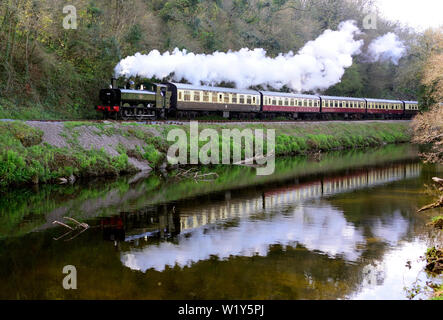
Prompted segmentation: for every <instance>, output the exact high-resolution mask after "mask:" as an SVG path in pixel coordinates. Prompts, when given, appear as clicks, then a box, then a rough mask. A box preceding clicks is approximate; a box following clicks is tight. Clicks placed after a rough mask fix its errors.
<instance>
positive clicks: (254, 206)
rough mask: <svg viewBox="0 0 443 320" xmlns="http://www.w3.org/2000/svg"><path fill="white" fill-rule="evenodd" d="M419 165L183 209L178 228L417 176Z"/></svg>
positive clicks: (327, 180)
mask: <svg viewBox="0 0 443 320" xmlns="http://www.w3.org/2000/svg"><path fill="white" fill-rule="evenodd" d="M420 172H421V166H420V164H419V163H412V164H402V165H397V166H393V167H390V168H383V169H373V170H361V171H359V172H356V173H354V174H350V175H346V176H340V177H335V178H334V177H330V178H324V179H320V180H316V181H311V182H307V183H303V184H297V185H294V186H290V187H284V188H277V189H272V190H269V191H266V192H264V193H263V195H262V197H256V198H252V199H249V200H245V199H238V200H236V199H232V200H230V201H225V202H222V203H214V204H212V205H211V204H205V205H204V207H203V208H201V209H199V208H198V207H192V208H185V209H181V210H180V229H181V231H185V230H188V229H193V228H197V227H200V226H203V225H206V224H211V223H214V222H216V221H217V220H224V219H232V218H236V217H242V216H249V215H251V214H254V213H256V212H258V211H260V210H261V209H262V208H266V209H268V210H271V209H274V208H279V207H281V206H284V205H290V204H297V203H301V202H303V201H307V200H312V199H318V198H321V197H323V196H331V195H334V194H339V193H345V192H351V191H354V190H358V189H364V188H370V187H375V186H377V185H381V184H385V183H389V182H393V181H398V180H402V179H407V178H411V177H417V176H419V174H420Z"/></svg>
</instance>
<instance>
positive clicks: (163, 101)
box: [155, 84, 171, 109]
mask: <svg viewBox="0 0 443 320" xmlns="http://www.w3.org/2000/svg"><path fill="white" fill-rule="evenodd" d="M155 96H156V99H155V100H156V101H155V104H156V108H162V109H169V106H170V102H171V92H170V91H168V87H167V86H166V85H163V84H158V85H157V90H156V95H155Z"/></svg>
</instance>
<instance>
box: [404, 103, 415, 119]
mask: <svg viewBox="0 0 443 320" xmlns="http://www.w3.org/2000/svg"><path fill="white" fill-rule="evenodd" d="M403 103H404V112H405V116H406V117H407V118H412V117H413V116H414V115H416V114H417V113H418V102H417V101H403Z"/></svg>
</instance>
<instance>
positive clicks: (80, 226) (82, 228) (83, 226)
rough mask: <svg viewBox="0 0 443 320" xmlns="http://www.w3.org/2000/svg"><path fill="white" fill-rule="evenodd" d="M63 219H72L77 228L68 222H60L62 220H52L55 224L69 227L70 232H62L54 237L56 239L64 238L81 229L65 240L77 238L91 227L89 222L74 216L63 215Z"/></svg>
mask: <svg viewBox="0 0 443 320" xmlns="http://www.w3.org/2000/svg"><path fill="white" fill-rule="evenodd" d="M63 219H66V220H70V221H72V222H73V223H74V224H75V225H76V226H75V228H72V227H71V226H69V225H67V224H65V223H63V222H60V221H57V220H55V221H53V222H52V223H53V224H58V225H61V226H62V227H65V228H67V229H69V231H68V232H66V233H64V234H62V235H61V236H60V237H57V238H53V239H54V240H60V239H62V238H64V237H66V236H68V235H70V234H71V233H73V232H77V231H79V232H77V233H76V234H74V236H72V237H71V238H69V239H67V240H65V241H69V240H72V239H74V238H77V237H78V236H79V235H80V234H82V233H83V232H85V231H86V230H87V229H89V225H88V224H87V223H84V222H78V221H77V220H75V219H74V218H70V217H63Z"/></svg>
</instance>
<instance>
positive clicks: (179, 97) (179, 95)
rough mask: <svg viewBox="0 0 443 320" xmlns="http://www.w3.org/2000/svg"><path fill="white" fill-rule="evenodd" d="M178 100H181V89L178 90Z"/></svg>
mask: <svg viewBox="0 0 443 320" xmlns="http://www.w3.org/2000/svg"><path fill="white" fill-rule="evenodd" d="M178 100H179V101H181V100H182V92H181V91H179V92H178Z"/></svg>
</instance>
